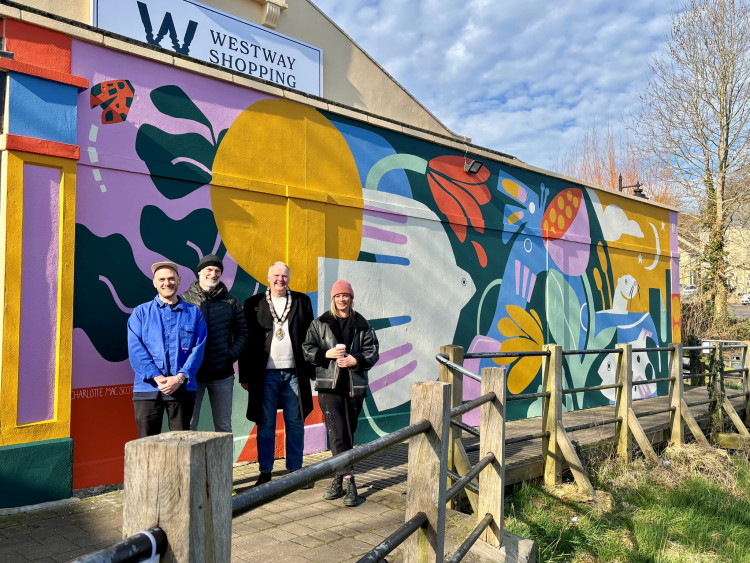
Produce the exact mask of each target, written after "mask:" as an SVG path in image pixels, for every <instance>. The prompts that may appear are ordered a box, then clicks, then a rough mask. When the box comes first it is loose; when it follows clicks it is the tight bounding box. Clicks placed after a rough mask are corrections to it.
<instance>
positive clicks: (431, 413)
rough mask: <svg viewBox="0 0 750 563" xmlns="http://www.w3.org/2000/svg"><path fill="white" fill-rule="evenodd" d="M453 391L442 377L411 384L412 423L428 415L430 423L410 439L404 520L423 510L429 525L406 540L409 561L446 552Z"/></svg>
mask: <svg viewBox="0 0 750 563" xmlns="http://www.w3.org/2000/svg"><path fill="white" fill-rule="evenodd" d="M450 393H451V387H450V385H448V384H447V383H442V382H439V381H422V382H419V383H415V384H413V385H412V391H411V423H412V424H414V423H417V422H419V421H421V420H425V419H426V420H429V421H430V424H431V427H430V429H428V430H427V431H426V432H423V433H421V434H419V435H417V436H414V437H413V438H411V439H409V461H408V473H407V493H406V515H405V521H408V520H409V519H410V518H412V517H414V516H416V515H417V514H418V513H420V512H424V513H425V514H426V515H427V524H426V526H424V527H422V528H420V529H419V530H417V531H416V532H415V533H414V534H412V535H411V536H410V537H409V539H408V540H407V541H406V542H405V543H404V555H405V560H406V561H410V562H415V561H418V562H420V563H422V562H435V561H442V560H443V556H444V549H445V546H444V543H445V491H446V487H445V484H446V479H447V477H448V474H447V470H446V467H447V459H448V436H449V433H448V430H449V428H450V408H449V407H448V405H449V404H450Z"/></svg>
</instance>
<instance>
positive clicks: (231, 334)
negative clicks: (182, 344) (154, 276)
mask: <svg viewBox="0 0 750 563" xmlns="http://www.w3.org/2000/svg"><path fill="white" fill-rule="evenodd" d="M181 297H182V298H183V299H184V300H185V301H187V302H188V303H192V304H193V305H195V306H196V307H200V310H201V312H202V313H203V318H204V319H205V320H206V326H207V327H208V338H207V339H206V351H205V353H204V354H203V363H202V364H201V367H200V369H199V370H198V375H197V376H196V380H197V381H198V382H200V383H205V382H207V381H215V380H217V379H224V378H225V377H229V376H230V375H233V374H234V367H233V365H232V364H234V362H235V361H237V358H239V356H240V354H241V353H242V350H243V349H244V348H245V345H246V344H247V337H248V331H247V322H246V321H245V314H244V313H243V312H242V305H241V304H240V302H239V301H237V298H236V297H235V296H234V295H232V294H231V293H229V291H228V290H227V286H225V285H224V283H223V282H219V285H217V286H216V288H215V289H213V290H212V291H209V292H205V291H203V289H201V286H200V284H199V283H198V280H195V281H194V282H193V283H192V284H191V285H190V288H189V289H188V290H187V291H186V292H185V293H183V294H182V295H181Z"/></svg>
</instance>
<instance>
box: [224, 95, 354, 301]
mask: <svg viewBox="0 0 750 563" xmlns="http://www.w3.org/2000/svg"><path fill="white" fill-rule="evenodd" d="M211 205H212V207H213V211H214V217H215V218H216V224H217V226H218V228H219V233H220V234H221V238H222V240H223V241H224V245H225V246H226V247H227V250H228V251H229V253H230V254H231V255H232V257H233V258H234V259H235V260H236V261H237V264H238V265H239V266H240V267H241V268H242V269H243V270H245V271H246V272H247V273H248V274H250V275H251V276H253V277H254V278H255V279H256V280H258V281H260V282H261V283H265V281H266V277H267V273H268V267H269V266H270V265H271V264H272V263H273V262H275V261H277V260H282V261H285V262H286V263H287V264H289V266H290V268H291V271H292V277H291V283H290V285H291V286H292V288H294V289H295V290H297V291H303V292H306V293H309V292H311V291H315V290H316V289H317V286H318V258H319V257H326V258H338V259H341V260H356V259H357V257H358V256H359V248H360V242H361V237H362V209H363V200H362V184H361V181H360V177H359V173H358V171H357V166H356V163H355V162H354V157H353V156H352V153H351V151H350V150H349V146H348V145H347V143H346V141H345V140H344V137H343V136H342V135H341V133H340V132H339V131H338V129H336V127H335V126H334V125H333V124H332V123H331V122H330V121H329V120H328V119H326V118H325V117H324V116H323V115H322V114H321V113H320V112H318V111H317V110H315V109H313V108H310V107H307V106H303V105H300V104H296V103H294V102H289V101H287V100H262V101H259V102H256V103H255V104H253V105H252V106H250V107H249V108H247V109H246V110H244V111H243V112H242V113H241V114H240V115H239V117H237V119H236V120H235V121H234V123H233V124H232V126H231V127H230V128H229V130H228V131H227V133H226V135H225V137H224V139H223V140H222V141H221V145H220V146H219V150H218V151H217V153H216V158H215V159H214V165H213V180H212V184H211Z"/></svg>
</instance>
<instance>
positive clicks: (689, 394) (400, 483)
mask: <svg viewBox="0 0 750 563" xmlns="http://www.w3.org/2000/svg"><path fill="white" fill-rule="evenodd" d="M741 393H742V391H741V390H737V389H727V396H728V397H733V396H735V395H740V394H741ZM684 398H685V402H686V403H687V404H688V405H691V404H693V403H699V402H701V401H706V400H708V391H707V390H706V387H705V386H701V387H694V388H691V387H688V386H686V387H685V393H684ZM668 400H669V399H668V398H667V397H654V398H652V399H642V400H640V401H633V410H634V411H635V413H636V414H637V415H638V421H639V422H640V423H641V426H642V427H643V430H644V432H645V433H646V435H647V436H648V437H649V439H650V440H651V442H652V443H653V444H658V443H663V442H666V441H668V440H669V413H666V412H665V413H660V414H655V415H650V416H644V417H641V416H640V415H641V414H642V413H646V412H649V411H655V410H659V409H663V408H668V407H669V402H668ZM730 401H731V403H732V405H733V406H734V408H735V410H737V412H738V413H740V416H744V412H745V400H744V398H743V397H741V396H740V397H733V398H731V399H730ZM707 409H708V405H706V404H702V405H696V406H692V407H690V414H692V415H693V417H694V418H695V419H696V420H697V421H698V423H699V424H700V425H701V426H702V427H703V428H704V430H705V428H706V427H707V425H708V414H707ZM613 418H615V407H614V405H609V406H604V407H596V408H591V409H585V410H579V411H573V412H568V413H565V414H563V424H564V425H565V427H566V428H571V427H574V426H580V425H583V424H587V423H591V422H600V421H603V420H610V419H613ZM541 430H542V419H541V418H540V417H537V418H529V419H524V420H512V421H510V422H508V423H506V426H505V434H506V439H511V438H517V437H521V436H528V435H530V434H535V433H537V432H541ZM685 435H686V438H689V437H690V431H689V429H688V428H687V425H685ZM569 436H570V438H571V440H573V441H574V442H577V443H578V444H579V446H580V447H581V448H582V449H588V448H595V447H605V446H609V447H613V446H612V443H613V440H614V436H615V425H614V424H606V425H603V426H598V427H595V428H590V429H586V430H578V431H575V432H570V433H569ZM463 441H464V445H465V446H469V445H473V444H476V443H478V439H477V438H474V437H468V438H467V437H464V440H463ZM469 459H471V461H472V463H476V461H477V453H476V452H474V453H469ZM406 460H407V445H406V443H403V444H399V445H398V446H395V447H393V448H391V449H390V450H388V451H386V452H384V453H382V454H379V455H376V456H374V457H371V458H369V459H367V460H365V461H362V462H360V463H359V464H357V468H356V469H357V473H358V474H360V475H361V477H358V482H361V483H367V484H368V485H369V486H370V487H371V488H374V489H381V490H388V491H389V492H392V493H396V494H405V493H406ZM505 468H506V469H505V478H506V484H507V485H512V484H514V483H518V482H521V481H524V480H527V479H534V478H538V477H541V476H542V471H543V466H542V440H541V439H535V440H530V441H528V442H521V443H517V444H511V445H509V446H507V448H506V453H505Z"/></svg>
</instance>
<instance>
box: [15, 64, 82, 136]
mask: <svg viewBox="0 0 750 563" xmlns="http://www.w3.org/2000/svg"><path fill="white" fill-rule="evenodd" d="M77 102H78V88H77V87H75V86H70V85H68V84H60V83H58V82H52V81H51V80H45V79H44V78H37V77H35V76H27V75H25V74H18V73H15V72H11V73H9V89H8V106H9V111H8V133H10V134H11V135H21V136H24V137H32V138H34V139H43V140H45V141H55V142H57V143H66V144H69V145H76V144H78V143H77V135H76V123H77V119H78V105H77Z"/></svg>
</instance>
